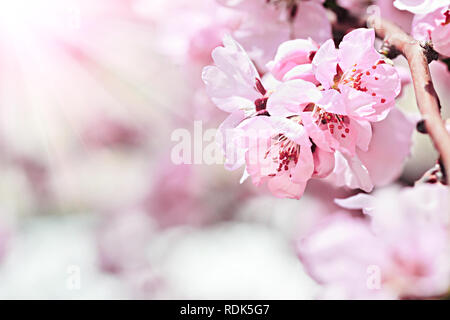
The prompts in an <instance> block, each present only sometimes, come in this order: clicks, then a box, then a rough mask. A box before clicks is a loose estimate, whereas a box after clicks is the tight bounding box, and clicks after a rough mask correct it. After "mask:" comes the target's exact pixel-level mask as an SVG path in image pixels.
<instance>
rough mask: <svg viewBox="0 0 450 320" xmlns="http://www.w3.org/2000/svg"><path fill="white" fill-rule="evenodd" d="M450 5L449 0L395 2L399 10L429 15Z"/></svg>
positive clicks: (405, 0) (400, 0)
mask: <svg viewBox="0 0 450 320" xmlns="http://www.w3.org/2000/svg"><path fill="white" fill-rule="evenodd" d="M448 4H450V1H449V0H395V1H394V6H395V7H396V8H397V9H399V10H408V11H410V12H412V13H415V14H427V13H430V12H432V11H434V10H436V9H437V8H439V7H443V6H445V5H448Z"/></svg>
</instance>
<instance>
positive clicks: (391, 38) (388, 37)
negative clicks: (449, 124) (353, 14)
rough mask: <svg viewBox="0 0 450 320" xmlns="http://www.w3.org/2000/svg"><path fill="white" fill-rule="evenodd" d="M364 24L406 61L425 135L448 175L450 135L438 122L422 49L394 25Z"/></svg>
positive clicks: (371, 19) (370, 21)
mask: <svg viewBox="0 0 450 320" xmlns="http://www.w3.org/2000/svg"><path fill="white" fill-rule="evenodd" d="M367 22H368V25H369V26H371V27H373V28H374V30H375V32H376V34H377V36H378V37H379V38H381V39H384V41H385V43H387V45H389V46H393V47H394V48H395V49H397V50H398V51H399V52H400V53H401V54H402V55H403V56H405V58H406V59H407V60H408V64H409V68H410V69H411V75H412V80H413V85H414V91H415V94H416V101H417V105H418V107H419V111H420V113H421V115H422V117H423V120H424V121H425V128H426V131H427V133H428V134H429V135H430V138H431V140H432V141H433V143H434V146H435V148H436V150H437V151H438V152H439V153H440V155H441V162H442V164H443V166H444V168H442V169H443V170H444V173H450V134H449V133H448V132H447V129H446V128H445V123H444V121H443V120H442V118H441V113H440V103H439V98H438V95H437V94H436V91H435V90H434V86H433V81H432V79H431V73H430V69H429V67H428V57H427V54H426V51H425V49H424V48H423V47H422V46H421V45H420V43H419V42H418V41H416V40H414V39H413V38H412V37H411V36H410V35H408V34H407V33H406V32H405V31H403V30H402V29H401V28H400V27H398V26H397V25H395V24H394V23H391V22H389V21H386V20H384V19H381V18H379V17H376V16H371V17H369V18H368V19H367Z"/></svg>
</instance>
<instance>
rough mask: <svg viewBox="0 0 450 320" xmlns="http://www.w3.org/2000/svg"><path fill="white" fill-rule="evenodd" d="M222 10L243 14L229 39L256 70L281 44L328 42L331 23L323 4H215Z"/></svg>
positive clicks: (243, 0)
mask: <svg viewBox="0 0 450 320" xmlns="http://www.w3.org/2000/svg"><path fill="white" fill-rule="evenodd" d="M218 2H219V3H221V4H223V5H224V6H227V7H230V8H234V9H236V10H239V11H240V12H243V13H245V17H244V18H243V19H242V23H241V24H240V26H239V27H238V28H237V29H236V30H235V31H234V33H233V36H234V37H235V38H236V39H237V40H238V41H239V42H240V43H242V45H243V46H244V48H245V49H246V50H248V52H249V54H250V56H251V58H252V59H254V60H255V61H256V62H257V64H258V67H260V68H263V67H264V65H265V64H266V63H267V62H268V61H269V60H271V59H272V58H273V57H274V55H275V52H276V50H277V47H278V46H279V45H280V44H281V43H282V42H284V41H287V40H290V39H297V38H308V37H310V38H312V39H313V40H314V41H317V42H318V43H323V42H324V41H326V40H327V39H329V38H331V23H330V21H329V20H328V18H327V12H326V10H325V8H324V7H323V6H322V3H323V2H324V1H323V0H311V1H305V0H300V1H276V0H269V1H266V0H259V1H254V0H238V1H233V0H218Z"/></svg>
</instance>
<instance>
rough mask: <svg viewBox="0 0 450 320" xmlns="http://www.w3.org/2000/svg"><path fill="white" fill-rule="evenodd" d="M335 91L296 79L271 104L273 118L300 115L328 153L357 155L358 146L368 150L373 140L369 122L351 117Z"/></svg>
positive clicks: (280, 90)
mask: <svg viewBox="0 0 450 320" xmlns="http://www.w3.org/2000/svg"><path fill="white" fill-rule="evenodd" d="M351 103H352V102H351V101H349V102H348V103H347V104H346V105H344V104H343V103H342V100H341V97H340V95H339V93H338V92H337V91H335V90H325V91H320V90H319V89H318V88H317V87H316V86H315V85H314V84H313V83H311V82H306V81H303V80H292V81H288V82H286V83H284V84H283V85H280V86H279V87H278V89H277V90H276V91H275V92H274V93H273V94H272V95H271V97H270V99H269V101H268V103H267V111H268V112H269V114H271V115H278V116H285V117H292V116H296V117H297V118H298V119H299V121H301V122H302V124H303V125H304V126H305V128H306V130H307V132H308V134H309V135H310V137H311V139H312V140H313V142H314V143H315V144H316V145H317V146H318V147H319V148H322V149H324V150H326V151H334V150H339V151H342V152H344V153H346V154H348V155H350V156H354V155H355V152H356V147H359V148H362V149H363V150H367V147H368V143H369V141H370V137H371V127H370V124H369V122H368V121H365V120H361V119H358V118H356V119H355V118H353V117H349V116H348V115H347V113H346V111H345V108H346V107H348V106H351Z"/></svg>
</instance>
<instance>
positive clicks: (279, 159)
mask: <svg viewBox="0 0 450 320" xmlns="http://www.w3.org/2000/svg"><path fill="white" fill-rule="evenodd" d="M269 155H271V156H272V161H273V162H274V163H276V164H278V167H277V169H276V171H277V172H281V171H283V170H284V171H288V170H289V165H290V164H291V163H294V165H296V164H297V162H298V157H299V155H300V145H298V144H297V143H295V142H293V141H291V140H289V139H288V138H287V137H286V136H285V135H283V134H279V135H276V136H274V137H273V138H272V144H271V147H270V148H269V150H267V152H266V154H265V157H264V158H265V159H267V157H268V156H269ZM269 176H272V177H273V176H276V173H272V174H269Z"/></svg>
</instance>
